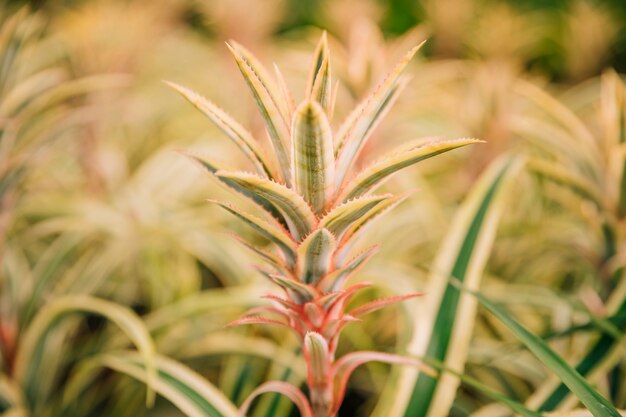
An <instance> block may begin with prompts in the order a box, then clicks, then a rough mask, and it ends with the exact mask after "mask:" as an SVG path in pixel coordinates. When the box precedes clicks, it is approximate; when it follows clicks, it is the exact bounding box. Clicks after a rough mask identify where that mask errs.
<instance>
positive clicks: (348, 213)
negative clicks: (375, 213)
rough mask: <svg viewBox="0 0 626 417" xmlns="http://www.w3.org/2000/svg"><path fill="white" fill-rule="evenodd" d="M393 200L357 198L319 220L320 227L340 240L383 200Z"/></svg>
mask: <svg viewBox="0 0 626 417" xmlns="http://www.w3.org/2000/svg"><path fill="white" fill-rule="evenodd" d="M391 198H393V195H391V194H386V195H373V196H365V197H361V198H357V199H354V200H351V201H348V202H346V203H343V204H341V205H340V206H337V207H335V208H334V209H332V210H331V211H330V212H329V213H328V214H327V215H326V216H324V217H323V218H322V219H321V220H320V226H321V227H325V228H326V229H328V230H329V231H330V232H331V233H332V234H333V235H335V237H336V238H338V239H339V238H341V236H342V235H343V233H344V232H345V231H346V230H347V229H348V228H349V227H350V226H352V224H353V223H354V222H356V221H358V220H359V219H360V218H361V217H363V216H365V215H367V214H368V213H369V212H370V210H372V209H373V208H374V207H376V206H377V205H378V204H380V203H381V202H383V201H385V200H389V199H391Z"/></svg>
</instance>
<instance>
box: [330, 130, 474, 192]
mask: <svg viewBox="0 0 626 417" xmlns="http://www.w3.org/2000/svg"><path fill="white" fill-rule="evenodd" d="M480 142H482V141H480V140H478V139H469V138H468V139H466V138H463V139H452V140H445V139H440V140H433V141H428V142H426V143H424V142H422V143H421V144H419V145H417V146H414V147H412V148H410V149H408V150H405V151H392V152H391V153H389V154H388V155H387V156H385V157H383V158H381V159H380V160H379V161H377V162H375V163H374V164H372V165H370V166H369V167H367V168H365V169H364V170H363V171H361V173H359V174H358V175H357V176H356V178H354V179H353V180H351V181H350V182H349V183H348V184H347V185H346V187H345V190H344V191H343V192H342V193H341V194H340V197H339V198H338V201H347V200H351V199H353V198H357V197H360V196H362V195H364V194H366V193H368V192H370V191H372V190H373V189H374V188H375V187H377V186H379V185H380V184H381V183H382V182H383V181H384V180H385V179H387V178H389V177H390V176H391V175H392V174H394V173H396V172H398V171H399V170H401V169H403V168H406V167H409V166H411V165H413V164H416V163H418V162H420V161H423V160H425V159H428V158H431V157H433V156H436V155H439V154H442V153H444V152H448V151H451V150H453V149H457V148H460V147H462V146H466V145H470V144H474V143H480ZM403 148H405V149H406V147H403Z"/></svg>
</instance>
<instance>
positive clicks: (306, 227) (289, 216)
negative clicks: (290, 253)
mask: <svg viewBox="0 0 626 417" xmlns="http://www.w3.org/2000/svg"><path fill="white" fill-rule="evenodd" d="M215 175H216V176H217V177H218V178H220V179H222V180H224V181H229V182H232V183H234V184H236V185H237V186H239V187H241V188H243V189H245V190H247V191H249V192H251V193H253V194H254V195H256V196H257V197H260V198H262V199H264V200H267V201H269V202H270V203H271V204H272V205H273V206H274V207H275V208H276V209H277V210H278V211H279V212H280V213H281V214H282V216H283V217H284V218H285V220H286V222H287V225H288V226H289V231H290V232H291V234H292V236H293V238H294V239H295V240H300V239H302V238H304V236H306V235H308V234H309V233H310V232H311V230H312V229H313V227H314V226H315V225H316V223H317V219H316V217H315V215H314V214H313V212H312V211H311V208H310V207H309V205H308V204H307V203H306V201H304V200H303V199H302V197H301V196H300V195H299V194H297V193H296V192H294V191H293V190H291V189H289V188H287V187H285V186H284V185H281V184H279V183H277V182H274V181H270V180H267V179H265V178H260V177H258V176H256V175H253V174H249V173H245V172H227V171H218V172H216V173H215Z"/></svg>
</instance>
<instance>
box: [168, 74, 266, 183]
mask: <svg viewBox="0 0 626 417" xmlns="http://www.w3.org/2000/svg"><path fill="white" fill-rule="evenodd" d="M165 83H166V84H167V85H169V86H170V87H172V88H173V89H174V90H176V91H178V92H179V93H180V94H181V95H182V96H183V97H185V98H186V99H187V100H188V101H189V102H190V103H191V104H193V105H194V106H195V107H196V108H197V109H198V110H200V111H201V112H202V113H204V115H205V116H207V117H208V118H209V119H210V120H211V121H212V122H213V123H215V125H216V126H217V127H219V128H220V129H221V130H222V131H223V132H224V133H225V134H226V136H228V137H229V138H230V139H231V140H232V141H233V142H235V144H236V145H237V146H238V147H239V148H240V149H241V150H242V151H243V153H244V154H245V155H246V156H247V157H248V159H250V161H252V163H253V164H254V167H255V169H256V171H257V173H258V174H262V175H267V176H268V177H269V178H275V176H274V174H273V173H272V170H271V168H270V164H269V162H268V161H267V160H266V159H265V157H264V156H263V152H262V151H261V149H260V147H259V145H258V144H257V142H256V140H255V139H254V138H253V137H252V134H251V133H250V132H248V131H247V130H246V129H245V128H244V127H243V126H241V125H240V124H239V123H238V122H237V121H236V120H235V119H233V118H232V117H230V116H229V115H228V114H227V113H226V112H225V111H224V110H222V109H221V108H219V107H218V106H216V105H215V104H213V103H212V102H211V101H209V100H207V99H206V98H204V97H202V96H201V95H200V94H198V93H196V92H194V91H192V90H190V89H188V88H186V87H183V86H181V85H178V84H175V83H172V82H169V81H166V82H165Z"/></svg>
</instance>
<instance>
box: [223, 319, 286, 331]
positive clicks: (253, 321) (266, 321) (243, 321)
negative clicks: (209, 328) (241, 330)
mask: <svg viewBox="0 0 626 417" xmlns="http://www.w3.org/2000/svg"><path fill="white" fill-rule="evenodd" d="M244 324H276V325H278V326H285V327H289V328H291V327H290V326H289V325H288V324H287V323H285V322H282V321H279V320H272V319H268V318H266V317H261V316H245V317H242V318H240V319H237V320H235V321H232V322H230V323H228V324H227V325H226V326H224V327H225V328H228V327H235V326H242V325H244Z"/></svg>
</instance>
